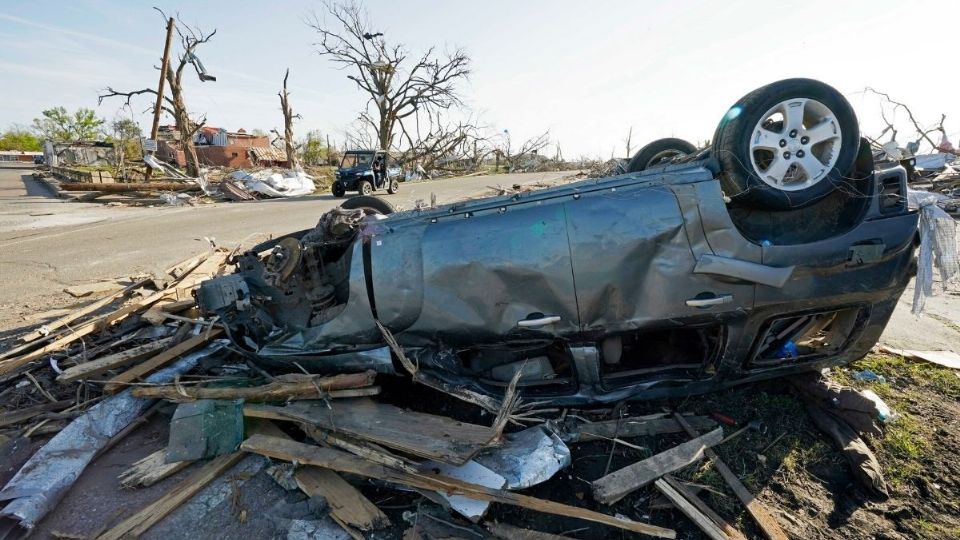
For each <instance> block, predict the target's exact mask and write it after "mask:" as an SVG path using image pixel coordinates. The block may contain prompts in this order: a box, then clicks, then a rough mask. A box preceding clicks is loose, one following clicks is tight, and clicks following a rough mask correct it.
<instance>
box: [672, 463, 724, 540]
mask: <svg viewBox="0 0 960 540" xmlns="http://www.w3.org/2000/svg"><path fill="white" fill-rule="evenodd" d="M654 485H655V486H656V487H657V489H659V490H660V493H663V494H664V496H665V497H666V498H668V499H670V502H672V503H673V505H674V506H676V507H677V508H678V509H679V510H680V511H681V512H683V515H685V516H687V517H688V518H690V521H693V522H694V524H696V526H697V527H699V528H700V530H701V531H703V534H705V535H707V536H708V537H710V538H711V539H712V540H730V539H729V538H728V537H727V535H726V534H725V533H724V532H723V531H722V530H720V526H718V525H717V524H716V523H714V522H713V521H712V520H711V519H710V518H708V517H707V516H705V515H703V513H702V512H700V511H699V510H697V508H696V507H694V506H693V504H691V503H690V502H689V501H687V500H686V499H685V498H683V496H682V495H680V493H678V492H677V491H676V490H675V489H674V488H673V487H672V486H670V484H668V483H667V482H666V481H665V480H664V479H663V478H659V479H657V481H656V482H654Z"/></svg>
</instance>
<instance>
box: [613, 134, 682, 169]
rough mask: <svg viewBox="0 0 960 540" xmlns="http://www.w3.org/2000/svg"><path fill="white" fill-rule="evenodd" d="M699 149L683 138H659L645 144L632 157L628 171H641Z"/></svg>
mask: <svg viewBox="0 0 960 540" xmlns="http://www.w3.org/2000/svg"><path fill="white" fill-rule="evenodd" d="M696 151H697V147H696V146H694V145H692V144H690V143H688V142H687V141H685V140H683V139H674V138H666V139H657V140H655V141H653V142H652V143H650V144H648V145H646V146H644V147H643V148H641V149H640V150H638V151H637V153H636V154H634V155H633V157H632V158H630V163H629V164H628V165H627V172H628V173H632V172H640V171H642V170H645V169H649V168H650V167H654V166H656V165H659V164H661V163H664V162H666V161H669V160H671V159H673V158H675V157H677V156H686V155H689V154H692V153H694V152H696Z"/></svg>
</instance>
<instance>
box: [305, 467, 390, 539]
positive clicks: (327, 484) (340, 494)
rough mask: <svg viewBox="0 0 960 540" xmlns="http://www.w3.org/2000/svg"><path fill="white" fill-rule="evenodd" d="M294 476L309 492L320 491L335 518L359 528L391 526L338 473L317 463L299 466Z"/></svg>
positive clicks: (376, 509) (384, 515)
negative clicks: (322, 467) (312, 465)
mask: <svg viewBox="0 0 960 540" xmlns="http://www.w3.org/2000/svg"><path fill="white" fill-rule="evenodd" d="M294 478H295V479H296V481H297V485H298V486H300V489H301V490H302V491H303V492H304V493H306V494H307V495H308V496H310V497H313V496H316V495H319V496H321V497H323V498H324V499H326V501H327V504H328V505H329V506H330V513H331V514H332V515H333V517H334V518H335V519H336V520H337V521H338V522H342V523H346V524H347V525H350V526H352V527H356V528H357V529H360V530H361V531H372V530H375V529H382V528H384V527H389V526H390V519H389V518H387V516H386V514H384V513H383V512H381V511H380V509H379V508H377V506H376V505H375V504H373V503H372V502H370V500H369V499H367V498H366V497H364V496H363V494H362V493H360V491H359V490H357V488H355V487H353V486H351V485H350V484H348V483H347V481H346V480H344V479H343V478H340V475H338V474H337V473H335V472H333V471H331V470H329V469H321V468H320V467H300V468H298V469H297V471H296V472H295V473H294Z"/></svg>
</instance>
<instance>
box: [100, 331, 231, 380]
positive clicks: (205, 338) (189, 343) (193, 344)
mask: <svg viewBox="0 0 960 540" xmlns="http://www.w3.org/2000/svg"><path fill="white" fill-rule="evenodd" d="M221 333H223V329H222V328H214V329H212V330H210V332H203V333H201V334H200V335H199V336H193V337H190V338H187V339H186V340H184V341H182V342H180V343H177V344H176V345H174V346H173V347H170V348H169V349H167V350H165V351H163V352H161V353H160V354H158V355H156V356H153V357H152V358H150V359H148V360H145V361H143V362H141V363H139V364H137V365H135V366H133V367H132V368H130V369H128V370H127V371H124V372H123V373H121V374H119V375H117V376H116V377H114V378H112V379H110V382H108V383H107V384H106V386H104V387H103V389H104V391H105V392H107V393H108V394H113V393H116V392H117V391H118V390H122V389H123V388H125V387H126V383H131V382H134V381H136V380H137V379H139V378H140V377H143V376H144V375H146V374H148V373H150V372H151V371H155V370H157V369H159V368H161V367H163V366H165V365H167V364H169V363H170V362H172V361H174V360H176V359H177V358H179V357H180V356H181V355H184V354H186V353H188V352H190V351H192V350H194V349H196V348H198V347H200V346H202V345H204V344H206V343H208V342H209V341H210V340H212V339H214V338H216V337H217V336H219V335H220V334H221Z"/></svg>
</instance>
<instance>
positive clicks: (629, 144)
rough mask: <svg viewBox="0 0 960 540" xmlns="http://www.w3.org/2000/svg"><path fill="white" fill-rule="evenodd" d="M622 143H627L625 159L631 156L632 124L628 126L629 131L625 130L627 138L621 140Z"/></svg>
mask: <svg viewBox="0 0 960 540" xmlns="http://www.w3.org/2000/svg"><path fill="white" fill-rule="evenodd" d="M623 142H624V144H626V145H627V159H630V158H631V157H633V152H632V150H633V145H632V143H633V126H630V131H628V132H627V138H626V139H624V140H623Z"/></svg>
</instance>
